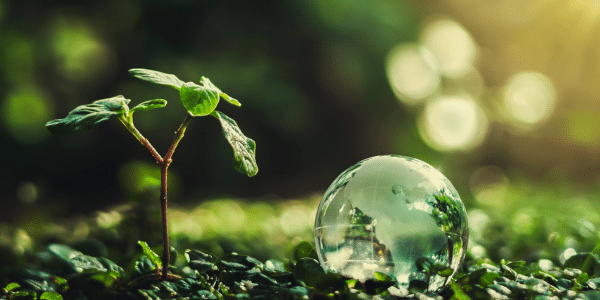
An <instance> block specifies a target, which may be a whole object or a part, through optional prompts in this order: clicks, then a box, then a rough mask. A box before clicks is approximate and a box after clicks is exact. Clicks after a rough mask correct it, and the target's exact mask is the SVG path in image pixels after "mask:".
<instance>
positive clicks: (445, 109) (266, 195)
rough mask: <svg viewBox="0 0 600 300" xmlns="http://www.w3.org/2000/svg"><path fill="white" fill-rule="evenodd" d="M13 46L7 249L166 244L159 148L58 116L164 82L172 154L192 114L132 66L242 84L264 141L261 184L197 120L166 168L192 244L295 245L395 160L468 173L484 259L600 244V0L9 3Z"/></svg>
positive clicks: (4, 28) (177, 223) (6, 139)
mask: <svg viewBox="0 0 600 300" xmlns="http://www.w3.org/2000/svg"><path fill="white" fill-rule="evenodd" d="M0 40H1V46H0V151H1V152H0V153H1V157H2V158H1V160H0V198H1V199H2V209H0V217H1V219H2V220H3V221H2V222H3V223H2V224H3V225H2V226H0V244H2V245H5V246H6V245H7V247H9V248H10V249H12V250H11V251H15V252H17V253H18V252H23V251H29V250H31V249H33V248H35V247H36V245H37V244H36V242H34V241H35V240H37V239H40V238H42V237H48V236H51V238H47V240H43V241H45V242H49V241H61V242H67V241H70V242H71V243H76V242H83V241H88V240H92V238H93V240H101V241H104V244H106V245H108V246H107V247H108V248H107V249H108V250H107V251H109V252H110V249H112V248H111V246H110V243H109V242H106V241H107V240H110V239H111V238H113V239H115V240H116V239H119V238H122V236H123V235H126V236H128V237H130V238H131V239H132V240H133V239H139V238H143V239H146V240H148V241H149V242H152V243H160V235H159V234H158V230H159V228H160V227H159V223H158V220H157V217H158V212H157V211H156V210H157V209H158V188H157V183H158V175H159V173H158V170H157V168H156V166H155V165H154V163H153V160H152V157H151V156H150V155H149V153H148V152H147V150H146V149H144V148H143V147H141V146H140V145H139V143H138V142H136V141H135V139H134V138H132V137H131V136H130V134H129V133H128V132H127V131H126V130H125V129H124V128H123V127H122V126H121V125H120V124H119V122H117V121H110V122H106V123H103V124H102V125H101V126H99V127H98V128H96V129H94V130H93V131H91V132H89V133H83V134H74V135H70V136H65V137H54V136H51V135H50V134H49V132H48V131H47V130H46V128H45V127H44V124H45V123H46V122H47V121H49V120H52V119H55V118H63V117H65V116H66V115H67V113H68V112H69V111H70V110H72V109H73V108H75V107H76V106H78V105H82V104H87V103H90V102H92V101H94V100H98V99H102V98H108V97H112V96H115V95H120V94H122V95H124V96H125V97H126V98H130V99H132V102H131V104H132V105H136V104H137V103H140V102H142V101H146V100H149V99H156V98H162V99H166V100H167V101H168V102H169V104H168V105H167V106H166V107H165V108H162V109H156V110H152V111H148V112H144V113H138V114H136V116H135V118H134V119H135V124H136V126H137V127H138V129H139V130H140V131H141V132H142V133H143V134H144V135H145V136H146V137H147V138H148V139H149V140H150V141H151V143H152V144H153V145H154V147H155V148H156V149H157V150H158V151H159V152H160V153H161V154H164V153H165V152H166V150H167V148H168V146H169V145H170V143H171V140H172V138H173V133H174V131H175V130H176V129H177V128H178V126H179V124H180V123H181V121H183V119H184V117H185V110H184V108H183V107H182V106H181V105H180V104H179V96H178V94H177V92H176V91H175V90H173V89H169V88H165V87H162V86H157V85H152V84H149V83H146V82H142V81H139V80H136V79H134V78H132V77H130V76H129V75H128V73H127V70H128V69H131V68H147V69H154V70H159V71H162V72H166V73H172V74H176V75H177V76H178V77H179V78H180V79H182V80H183V81H195V82H197V81H198V80H199V79H200V77H201V76H206V77H208V78H210V79H211V81H212V82H214V83H215V85H217V86H218V87H219V88H220V89H222V90H223V91H225V92H226V93H228V94H229V95H231V96H232V97H235V98H237V99H238V100H240V102H241V103H242V107H241V108H236V107H234V106H231V105H228V104H227V103H225V104H221V105H219V108H218V109H219V110H221V111H223V112H224V113H226V114H227V115H229V116H230V117H232V118H233V119H235V120H236V121H237V123H238V125H239V126H240V128H241V129H242V131H243V132H244V133H245V134H246V135H247V136H248V137H250V138H252V139H254V140H255V141H256V144H257V152H256V153H257V154H256V157H257V162H258V166H259V170H260V171H259V173H258V175H256V176H255V177H253V178H247V177H245V176H244V175H242V174H240V173H238V172H237V171H235V169H234V168H233V166H232V156H233V155H232V151H231V149H230V147H229V145H228V144H227V142H226V141H225V139H224V138H223V137H222V134H221V129H220V125H219V123H218V122H217V121H216V120H215V119H213V118H197V119H195V120H194V121H193V122H192V124H191V125H190V127H189V128H188V130H187V132H186V136H185V138H184V139H183V140H182V142H181V144H180V146H179V148H178V149H177V152H176V153H175V155H174V162H173V164H172V165H171V168H170V180H171V181H170V187H169V196H170V204H169V205H170V213H171V233H172V235H174V236H175V239H174V240H175V241H176V242H175V243H176V245H177V243H179V245H180V246H181V247H184V246H188V245H196V244H197V245H202V246H200V247H205V248H208V249H209V250H210V251H213V252H216V253H222V252H223V251H231V250H235V251H239V252H246V253H251V254H253V255H256V256H257V257H259V258H263V259H264V257H267V258H268V257H269V256H276V257H285V256H286V255H288V253H287V252H286V251H287V249H289V247H290V245H292V244H294V243H297V242H298V241H299V240H302V239H307V240H311V230H312V229H311V228H312V226H313V222H314V215H315V210H316V208H317V205H318V203H319V201H320V197H321V196H322V194H323V192H324V191H325V190H326V189H327V187H328V186H329V184H330V183H331V182H332V181H333V180H334V179H335V178H336V177H337V175H339V174H340V173H341V172H342V171H344V170H345V169H346V168H348V167H350V166H351V165H353V164H355V163H356V162H358V161H360V160H362V159H364V158H368V157H371V156H375V155H383V154H400V155H406V156H411V157H416V158H419V159H421V160H423V161H426V162H428V163H429V164H431V165H433V166H434V167H436V168H438V169H439V170H440V171H442V173H444V174H445V175H446V176H447V177H448V178H449V179H450V180H451V181H452V183H453V184H454V185H455V186H456V188H457V190H458V191H459V193H460V194H461V197H462V199H463V201H464V202H465V205H466V207H467V210H468V211H469V220H470V228H471V244H470V248H469V249H470V253H471V255H472V256H473V257H484V256H487V257H491V258H492V259H500V258H507V259H549V261H550V262H553V263H558V261H556V255H555V254H561V255H562V256H561V257H562V259H564V257H565V255H566V256H567V257H568V256H569V255H573V254H574V253H577V252H580V251H589V250H591V248H592V247H593V246H594V245H595V244H596V243H597V242H598V235H597V230H596V228H597V226H600V214H599V212H600V204H599V203H600V202H599V200H600V199H599V197H598V190H599V188H600V157H599V152H600V122H599V120H600V102H599V101H598V100H599V96H598V95H599V94H600V93H599V92H600V90H599V89H600V84H599V83H600V72H599V71H600V2H599V1H597V0H566V1H565V0H544V1H522V0H518V1H517V0H500V1H497V0H496V1H490V0H487V1H474V0H437V1H427V2H423V1H392V0H380V1H358V0H344V1H320V0H307V1H260V2H256V1H254V2H248V1H193V0H178V1H159V0H147V1H141V0H106V1H67V0H65V1H52V2H48V1H41V0H29V1H16V0H0ZM140 207H141V208H140ZM128 218H129V219H128ZM130 219H131V220H130ZM132 220H135V221H132ZM131 222H133V223H131ZM136 222H137V223H136ZM144 222H146V223H144ZM131 224H137V225H140V226H142V227H146V229H148V228H153V229H151V230H141V231H139V232H132V231H131V230H130V231H128V230H127V228H131V227H132V226H131ZM148 226H150V227H148ZM147 231H151V232H153V233H156V234H148V233H147ZM40 243H42V242H40ZM195 243H196V244H195ZM82 247H83V246H82ZM265 248H266V249H268V250H269V251H263V250H264V249H265ZM103 251H104V250H103ZM114 251H116V250H114ZM261 255H262V256H261Z"/></svg>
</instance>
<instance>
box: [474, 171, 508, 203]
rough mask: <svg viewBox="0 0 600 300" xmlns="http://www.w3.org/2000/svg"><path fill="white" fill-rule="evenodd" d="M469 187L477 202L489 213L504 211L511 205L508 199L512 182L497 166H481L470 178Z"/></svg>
mask: <svg viewBox="0 0 600 300" xmlns="http://www.w3.org/2000/svg"><path fill="white" fill-rule="evenodd" d="M469 186H470V189H471V193H472V194H473V196H474V198H475V201H477V204H479V205H480V206H481V207H482V208H486V209H488V210H489V211H494V212H497V211H504V210H505V209H506V208H507V206H508V205H509V203H507V197H508V193H509V189H510V181H509V180H508V177H507V176H506V174H505V172H504V171H503V170H502V169H500V168H499V167H497V166H481V167H479V168H478V169H476V170H475V171H474V172H473V174H472V175H471V177H470V178H469Z"/></svg>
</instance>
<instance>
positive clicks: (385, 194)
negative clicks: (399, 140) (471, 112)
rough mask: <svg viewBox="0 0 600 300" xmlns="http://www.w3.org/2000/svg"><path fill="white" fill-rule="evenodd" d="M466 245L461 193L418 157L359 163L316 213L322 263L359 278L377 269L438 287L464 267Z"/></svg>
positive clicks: (331, 190) (342, 176)
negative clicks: (462, 265)
mask: <svg viewBox="0 0 600 300" xmlns="http://www.w3.org/2000/svg"><path fill="white" fill-rule="evenodd" d="M467 243H468V228H467V214H466V211H465V207H464V205H463V203H462V201H461V200H460V197H459V195H458V192H457V191H456V189H455V188H454V186H453V185H452V183H450V181H448V179H447V178H446V177H445V176H444V175H443V174H442V173H440V172H439V171H438V170H437V169H435V168H433V167H432V166H430V165H429V164H427V163H425V162H423V161H420V160H418V159H416V158H410V157H405V156H399V155H384V156H375V157H371V158H368V159H365V160H362V161H360V162H359V163H357V164H355V165H354V166H352V167H350V168H348V169H347V170H346V171H344V172H343V173H342V174H340V175H339V176H338V177H337V178H336V179H335V181H334V182H333V183H332V184H331V185H330V186H329V188H328V189H327V191H326V192H325V195H324V196H323V199H322V200H321V203H320V205H319V208H318V210H317V216H316V221H315V245H316V248H317V254H318V257H319V261H320V263H321V265H322V266H323V268H324V269H325V270H327V271H332V272H336V273H339V274H342V275H344V276H348V277H353V278H355V279H357V280H360V281H365V280H367V279H373V278H375V276H376V273H378V272H379V273H384V274H387V275H389V276H391V277H393V278H395V279H396V280H397V281H398V283H399V284H400V285H401V286H403V287H411V286H420V287H427V290H429V291H437V290H439V289H440V288H442V287H443V286H445V285H446V284H448V283H449V282H450V279H451V278H452V276H454V274H455V273H456V271H457V270H458V269H459V268H460V266H461V264H462V262H463V259H464V257H465V254H466V249H467Z"/></svg>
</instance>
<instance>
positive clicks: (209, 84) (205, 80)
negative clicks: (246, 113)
mask: <svg viewBox="0 0 600 300" xmlns="http://www.w3.org/2000/svg"><path fill="white" fill-rule="evenodd" d="M200 84H202V86H204V87H205V88H208V89H212V90H215V91H217V92H218V93H219V96H221V97H223V99H225V101H227V102H229V103H231V104H233V105H235V106H238V107H239V106H242V104H241V103H240V102H239V101H237V100H236V99H234V98H233V97H230V96H229V95H227V94H225V93H223V91H221V90H220V89H219V88H218V87H216V86H215V85H214V84H213V83H212V82H211V81H210V79H208V78H206V77H204V76H202V79H200Z"/></svg>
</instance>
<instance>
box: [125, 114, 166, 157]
mask: <svg viewBox="0 0 600 300" xmlns="http://www.w3.org/2000/svg"><path fill="white" fill-rule="evenodd" d="M119 120H120V121H121V123H123V125H124V126H125V128H127V130H129V132H131V134H133V136H134V137H135V138H136V139H137V140H138V141H139V142H140V143H141V144H142V146H144V147H146V149H148V151H150V154H152V157H154V160H155V161H156V164H157V165H159V166H160V165H161V164H162V161H163V158H162V157H161V156H160V154H158V151H156V149H154V147H152V145H151V144H150V141H148V139H146V138H145V137H144V136H143V135H142V133H140V132H139V131H138V130H137V128H135V126H134V125H133V121H132V120H131V119H129V120H126V119H124V118H119Z"/></svg>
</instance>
